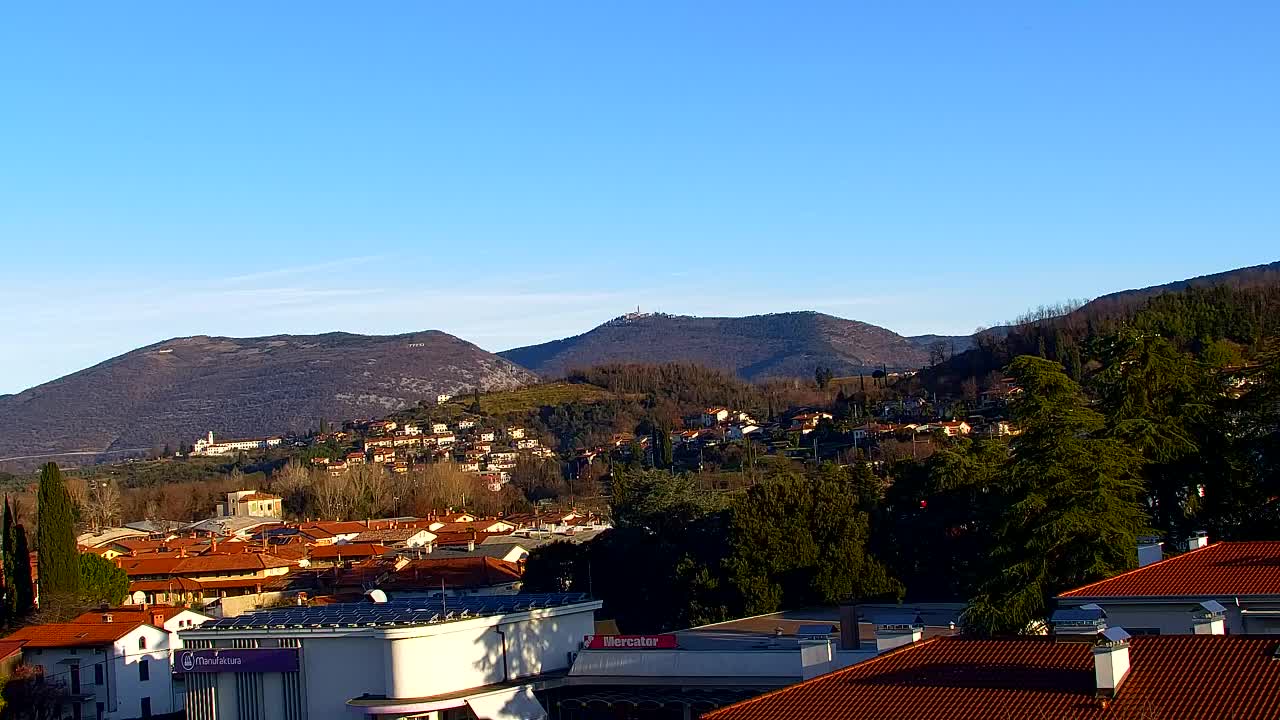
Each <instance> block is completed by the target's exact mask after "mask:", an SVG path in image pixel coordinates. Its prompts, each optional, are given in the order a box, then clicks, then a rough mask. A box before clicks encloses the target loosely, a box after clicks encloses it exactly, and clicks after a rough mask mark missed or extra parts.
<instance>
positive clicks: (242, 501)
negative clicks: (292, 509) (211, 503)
mask: <svg viewBox="0 0 1280 720" xmlns="http://www.w3.org/2000/svg"><path fill="white" fill-rule="evenodd" d="M283 507H284V500H283V499H281V497H280V496H279V495H272V494H270V493H264V492H258V491H257V490H238V491H236V492H229V493H227V499H226V501H225V502H221V503H218V517H254V518H279V517H281V515H282V510H283Z"/></svg>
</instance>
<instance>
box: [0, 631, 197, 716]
mask: <svg viewBox="0 0 1280 720" xmlns="http://www.w3.org/2000/svg"><path fill="white" fill-rule="evenodd" d="M6 640H10V641H22V643H23V645H22V661H23V663H24V664H26V665H30V666H34V667H37V668H39V669H40V672H41V673H43V675H44V677H45V678H46V680H47V681H54V682H59V683H61V684H62V685H63V686H64V687H65V688H66V690H67V692H68V693H69V696H68V703H67V705H66V708H65V710H64V712H65V714H66V716H67V717H71V718H95V719H96V718H102V720H117V719H118V718H119V719H124V718H129V719H132V718H150V717H153V716H156V715H165V714H168V713H171V712H174V711H175V707H174V688H173V682H172V677H173V674H172V673H171V672H170V670H169V650H170V648H169V633H168V632H166V631H165V630H164V629H163V628H159V627H155V626H153V625H150V624H148V623H145V622H143V621H142V620H140V619H136V618H135V619H127V620H122V621H120V622H114V619H111V620H104V621H103V622H98V623H76V622H70V623H50V624H46V625H29V626H27V627H24V628H22V629H21V630H18V631H17V632H15V633H13V634H12V635H10V636H9V637H8V638H6Z"/></svg>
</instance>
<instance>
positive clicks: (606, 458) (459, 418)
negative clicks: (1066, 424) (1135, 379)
mask: <svg viewBox="0 0 1280 720" xmlns="http://www.w3.org/2000/svg"><path fill="white" fill-rule="evenodd" d="M907 377H909V375H898V374H894V375H893V376H891V377H890V378H889V379H890V380H897V379H905V378H907ZM1018 392H1019V388H1017V387H1016V386H1015V385H1012V384H1009V383H1007V382H1005V383H1002V384H1000V385H998V386H996V387H993V388H990V389H988V390H985V391H983V392H982V393H981V396H980V397H979V398H977V399H976V400H975V401H974V402H971V403H966V404H964V405H963V410H964V412H963V414H961V413H959V412H957V409H956V404H955V402H945V401H944V402H942V403H939V402H936V401H934V400H931V399H930V398H929V397H927V396H925V395H923V394H921V395H910V394H907V395H905V396H903V397H900V398H898V399H894V400H883V401H880V402H877V403H875V404H874V405H871V406H869V407H867V408H866V412H865V413H863V414H861V416H858V415H857V414H856V413H855V408H853V407H851V405H850V403H849V402H848V401H846V400H845V399H844V394H843V389H842V390H841V392H840V394H839V396H838V397H837V400H836V402H835V403H834V405H830V406H819V407H799V408H793V409H791V410H788V411H784V412H781V413H778V414H777V415H776V416H775V417H773V418H772V419H759V418H758V417H756V415H754V414H753V411H750V410H747V409H742V408H735V407H730V406H719V405H716V406H708V407H704V408H702V409H701V410H697V411H691V412H685V413H682V414H681V415H680V417H679V424H678V426H676V427H673V428H670V429H668V430H666V431H665V432H663V431H661V430H658V429H656V428H655V429H654V430H653V431H651V432H644V431H643V428H636V429H634V430H632V429H622V430H619V431H617V432H614V433H612V435H611V437H609V439H608V441H607V442H605V443H598V444H594V445H591V446H589V447H571V446H569V447H566V444H565V443H564V442H562V441H561V440H559V439H558V438H556V437H555V436H554V435H553V434H552V433H551V432H549V431H548V430H547V429H546V428H535V427H525V426H523V425H512V424H506V423H504V422H502V421H501V419H500V418H495V417H491V416H486V415H484V414H481V413H471V412H458V408H457V406H456V405H453V406H446V403H449V402H450V401H451V400H453V399H452V398H450V397H449V396H441V398H439V400H438V402H437V405H436V407H437V408H440V409H442V410H443V411H439V410H438V411H435V412H430V413H428V414H427V418H426V419H423V420H416V419H406V418H405V417H404V416H403V414H401V416H399V417H398V418H396V417H393V418H388V419H382V420H368V421H348V422H346V423H344V424H343V425H342V428H341V429H338V430H332V431H327V432H318V433H314V434H310V435H307V436H303V437H292V436H290V437H286V436H280V435H277V436H271V437H263V438H250V439H220V438H218V437H216V436H215V433H214V432H212V431H210V432H209V433H208V434H207V435H206V437H204V438H200V439H199V440H197V441H196V442H195V443H194V444H193V445H192V446H191V449H190V451H189V455H190V456H192V457H229V458H235V457H237V456H244V455H250V456H252V455H255V454H261V453H265V452H268V451H271V450H283V451H287V452H288V453H290V454H293V455H297V456H298V457H301V458H305V460H304V461H305V462H306V463H307V464H308V465H309V466H311V467H313V468H315V469H318V470H323V471H325V472H328V473H330V474H334V475H337V474H340V473H342V472H344V471H346V470H348V469H349V468H352V467H355V466H360V465H375V466H380V467H382V468H384V469H386V470H387V471H389V472H392V473H396V474H404V473H408V472H409V471H411V470H413V469H414V468H417V467H421V466H424V465H431V464H437V463H451V464H452V465H453V466H454V467H456V468H457V469H458V470H460V471H462V472H464V473H468V474H471V475H473V476H475V477H476V478H478V479H479V480H481V481H482V482H483V483H484V484H485V486H486V487H488V488H489V489H490V490H491V491H493V492H498V491H500V490H501V489H502V488H503V487H505V486H506V485H507V484H508V483H510V481H511V478H512V471H513V470H515V468H516V467H517V466H518V465H519V464H520V463H521V461H535V462H550V463H553V464H558V465H559V466H560V467H561V470H562V472H564V473H565V474H566V475H568V476H571V477H572V476H577V475H580V474H583V473H588V472H591V471H592V470H593V469H595V468H597V467H598V466H599V464H600V463H604V464H605V465H609V464H611V463H612V462H614V461H622V462H627V461H636V462H642V463H645V464H648V465H654V464H659V463H660V462H661V458H659V459H658V462H657V463H655V458H654V452H655V447H654V443H655V439H656V438H657V437H658V436H659V435H660V434H665V435H666V439H667V442H669V443H670V447H671V452H672V455H673V458H672V460H671V461H670V464H673V465H674V466H675V467H679V468H682V469H690V470H703V469H706V464H705V462H706V459H707V458H708V457H709V456H715V457H719V456H720V453H722V452H723V451H725V450H736V451H741V450H742V449H743V448H748V447H750V448H752V451H753V452H756V453H759V454H760V455H764V456H768V455H777V456H780V457H787V458H790V459H800V460H805V459H807V460H809V461H812V460H813V459H814V454H815V453H817V457H818V459H820V460H823V461H833V462H838V463H846V462H852V461H855V460H859V459H860V460H862V461H876V460H879V459H881V455H882V453H881V449H882V445H883V444H886V443H887V444H894V443H897V442H905V443H910V444H911V445H912V446H913V447H915V450H914V451H913V452H915V453H917V454H918V453H920V452H927V450H924V449H922V447H931V446H932V445H933V444H934V443H935V442H937V441H942V440H945V439H947V438H956V437H965V436H971V435H972V436H974V437H1005V436H1008V435H1011V434H1014V433H1016V430H1015V429H1014V428H1012V427H1011V425H1010V423H1009V421H1008V420H1007V419H1006V418H1005V416H1004V409H1005V408H1006V406H1007V403H1008V401H1009V400H1010V399H1011V398H1013V397H1015V396H1016V395H1017V393H1018ZM433 415H434V416H443V417H446V418H448V419H447V420H444V421H437V420H434V419H433V418H432V416H433ZM450 416H452V417H450ZM815 440H816V442H815ZM708 451H716V453H714V454H709V453H708ZM637 455H638V457H637Z"/></svg>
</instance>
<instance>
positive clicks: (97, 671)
mask: <svg viewBox="0 0 1280 720" xmlns="http://www.w3.org/2000/svg"><path fill="white" fill-rule="evenodd" d="M93 684H94V685H101V684H102V664H101V663H94V664H93Z"/></svg>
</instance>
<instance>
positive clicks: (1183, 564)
mask: <svg viewBox="0 0 1280 720" xmlns="http://www.w3.org/2000/svg"><path fill="white" fill-rule="evenodd" d="M1224 595H1228V596H1241V595H1280V542H1220V543H1214V544H1213V545H1210V546H1208V547H1205V548H1201V549H1199V550H1193V551H1191V552H1188V553H1183V554H1182V555H1177V556H1174V557H1171V558H1169V559H1168V560H1162V561H1160V562H1158V563H1153V564H1151V565H1148V566H1146V567H1143V568H1138V569H1137V570H1130V571H1129V572H1127V573H1122V574H1120V575H1117V576H1115V577H1113V578H1108V579H1106V580H1100V581H1098V582H1096V583H1093V584H1091V585H1085V586H1084V587H1080V588H1076V589H1075V590H1071V591H1068V592H1065V593H1062V594H1061V595H1059V596H1058V597H1062V598H1115V597H1153V596H1159V597H1205V596H1214V597H1220V596H1224Z"/></svg>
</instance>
